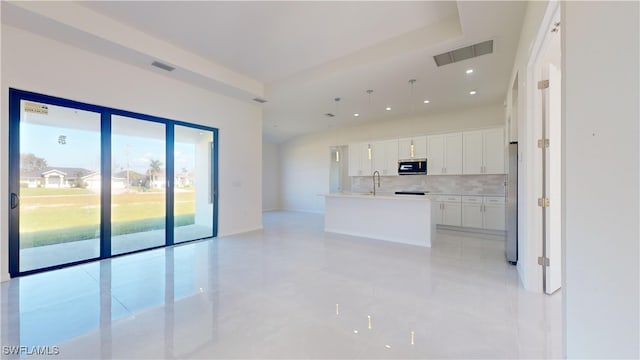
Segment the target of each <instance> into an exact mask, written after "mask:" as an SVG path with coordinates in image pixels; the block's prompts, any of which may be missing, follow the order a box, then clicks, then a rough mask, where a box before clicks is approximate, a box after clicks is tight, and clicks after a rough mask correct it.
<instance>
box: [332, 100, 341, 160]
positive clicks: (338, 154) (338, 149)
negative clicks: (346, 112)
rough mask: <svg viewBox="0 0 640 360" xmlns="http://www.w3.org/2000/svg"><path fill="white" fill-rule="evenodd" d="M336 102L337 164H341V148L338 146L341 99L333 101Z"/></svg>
mask: <svg viewBox="0 0 640 360" xmlns="http://www.w3.org/2000/svg"><path fill="white" fill-rule="evenodd" d="M333 100H334V101H335V102H336V135H335V142H336V162H340V146H338V144H337V143H338V115H339V113H338V104H339V103H340V98H339V97H337V98H335V99H333Z"/></svg>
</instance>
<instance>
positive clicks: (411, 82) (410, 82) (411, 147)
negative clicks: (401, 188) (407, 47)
mask: <svg viewBox="0 0 640 360" xmlns="http://www.w3.org/2000/svg"><path fill="white" fill-rule="evenodd" d="M415 83H416V79H411V80H409V84H411V96H410V99H411V114H413V113H414V109H415V104H414V101H413V84H415ZM410 156H411V158H412V159H413V157H414V146H413V139H411V146H410Z"/></svg>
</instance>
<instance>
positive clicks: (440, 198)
mask: <svg viewBox="0 0 640 360" xmlns="http://www.w3.org/2000/svg"><path fill="white" fill-rule="evenodd" d="M460 198H461V196H459V195H439V196H436V197H435V198H434V199H433V201H441V202H456V203H459V202H460Z"/></svg>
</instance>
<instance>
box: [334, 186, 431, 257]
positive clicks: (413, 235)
mask: <svg viewBox="0 0 640 360" xmlns="http://www.w3.org/2000/svg"><path fill="white" fill-rule="evenodd" d="M324 196H325V220H324V230H325V231H327V232H334V233H340V234H346V235H353V236H361V237H367V238H373V239H379V240H386V241H392V242H397V243H402V244H410V245H417V246H424V247H431V238H432V236H433V234H434V232H435V224H433V223H432V221H431V201H430V200H429V198H428V197H427V196H411V195H375V196H374V195H371V194H348V193H336V194H327V195H324Z"/></svg>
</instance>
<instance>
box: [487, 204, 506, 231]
mask: <svg viewBox="0 0 640 360" xmlns="http://www.w3.org/2000/svg"><path fill="white" fill-rule="evenodd" d="M505 210H506V208H505V201H504V197H502V196H486V197H485V198H484V228H485V229H492V230H506V221H505V219H506V212H505Z"/></svg>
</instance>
